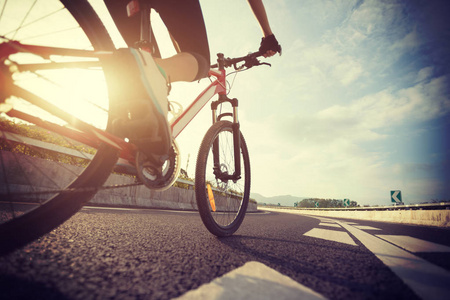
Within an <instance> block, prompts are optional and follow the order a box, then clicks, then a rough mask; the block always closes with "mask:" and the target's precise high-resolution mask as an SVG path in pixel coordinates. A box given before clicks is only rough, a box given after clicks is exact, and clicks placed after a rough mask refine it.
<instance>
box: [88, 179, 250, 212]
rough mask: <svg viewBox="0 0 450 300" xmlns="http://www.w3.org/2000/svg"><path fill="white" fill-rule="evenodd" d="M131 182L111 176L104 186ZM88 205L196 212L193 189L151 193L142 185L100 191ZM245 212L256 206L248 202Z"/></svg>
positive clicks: (175, 188)
mask: <svg viewBox="0 0 450 300" xmlns="http://www.w3.org/2000/svg"><path fill="white" fill-rule="evenodd" d="M133 182H134V177H131V176H124V175H117V174H111V175H110V176H109V178H108V180H107V181H106V185H116V184H128V183H133ZM89 204H94V205H96V204H98V205H102V206H107V205H111V206H125V207H140V208H161V209H178V210H198V208H197V202H196V199H195V191H194V190H193V189H183V188H178V187H171V188H170V189H168V190H166V191H153V190H150V189H148V188H146V187H145V186H143V185H140V186H131V187H125V188H116V189H111V190H103V191H100V192H98V193H97V194H96V195H95V196H94V198H92V199H91V201H89ZM247 211H248V212H256V211H257V204H256V203H253V202H251V201H250V202H249V204H248V208H247Z"/></svg>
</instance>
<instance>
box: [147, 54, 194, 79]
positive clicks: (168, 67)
mask: <svg viewBox="0 0 450 300" xmlns="http://www.w3.org/2000/svg"><path fill="white" fill-rule="evenodd" d="M155 62H156V63H157V64H158V65H159V66H160V67H161V68H163V69H164V71H165V72H166V75H167V77H168V80H169V81H170V82H175V81H188V82H189V81H194V80H195V79H196V77H197V74H198V62H197V60H196V59H195V57H194V56H193V55H192V54H190V53H187V52H181V53H178V54H176V55H174V56H172V57H169V58H165V59H161V58H155Z"/></svg>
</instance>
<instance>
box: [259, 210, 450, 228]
mask: <svg viewBox="0 0 450 300" xmlns="http://www.w3.org/2000/svg"><path fill="white" fill-rule="evenodd" d="M260 209H261V210H268V211H280V212H285V213H291V214H302V215H313V216H322V217H333V218H344V219H355V220H365V221H378V222H392V223H401V224H411V225H425V226H436V227H446V228H450V210H394V211H323V210H319V211H312V210H301V209H283V208H265V207H260Z"/></svg>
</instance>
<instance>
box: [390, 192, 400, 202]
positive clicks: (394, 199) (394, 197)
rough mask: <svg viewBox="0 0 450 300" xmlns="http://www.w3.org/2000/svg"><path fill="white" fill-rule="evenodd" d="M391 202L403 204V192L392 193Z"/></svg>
mask: <svg viewBox="0 0 450 300" xmlns="http://www.w3.org/2000/svg"><path fill="white" fill-rule="evenodd" d="M391 202H394V203H402V192H401V191H391Z"/></svg>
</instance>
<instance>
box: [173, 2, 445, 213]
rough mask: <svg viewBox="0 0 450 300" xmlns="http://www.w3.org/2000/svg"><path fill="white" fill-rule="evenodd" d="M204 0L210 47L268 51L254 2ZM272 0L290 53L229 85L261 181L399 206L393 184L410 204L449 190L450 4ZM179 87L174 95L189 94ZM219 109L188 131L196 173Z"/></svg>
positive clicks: (281, 190)
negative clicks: (263, 45)
mask: <svg viewBox="0 0 450 300" xmlns="http://www.w3.org/2000/svg"><path fill="white" fill-rule="evenodd" d="M200 2H201V5H202V8H203V13H204V18H205V23H206V27H207V30H208V36H209V43H210V48H211V53H217V52H223V53H225V55H226V56H230V57H232V56H240V55H243V54H246V53H247V52H250V51H255V50H257V48H258V46H259V42H260V39H261V31H260V29H259V27H258V24H257V22H256V20H255V18H254V17H253V15H252V13H251V11H250V9H249V7H248V4H247V3H246V1H243V0H227V1H211V0H202V1H200ZM265 5H266V10H267V14H268V17H269V20H270V23H271V27H272V30H273V32H274V33H275V35H276V37H277V39H278V40H279V42H280V44H281V45H282V47H283V53H282V55H281V56H277V57H273V58H271V59H268V60H267V61H268V62H270V63H271V64H272V67H271V68H269V67H258V68H254V69H252V70H249V71H246V72H243V73H240V74H238V75H237V77H236V78H235V81H234V85H233V88H232V90H231V93H230V97H236V98H238V99H239V100H240V111H239V112H240V123H241V130H242V132H243V134H244V136H245V139H246V141H247V144H248V147H249V152H250V160H251V165H252V189H251V191H252V192H254V193H259V194H262V195H264V196H266V197H270V196H277V195H293V196H298V197H317V198H333V199H344V198H349V199H350V200H353V201H357V202H358V203H359V204H361V205H389V204H391V203H390V201H391V200H390V191H391V190H401V192H402V197H403V202H405V203H407V204H409V203H419V202H426V201H431V200H450V188H449V183H450V175H449V173H450V172H448V169H449V158H450V155H449V154H450V153H449V152H450V150H449V145H450V139H449V137H450V134H449V129H450V118H449V111H450V90H449V82H450V81H449V79H450V77H449V71H450V62H449V58H448V54H449V53H450V22H448V21H447V22H446V21H445V19H446V18H447V16H448V15H449V13H450V3H449V2H448V1H439V0H427V1H419V0H408V1H395V0H391V1H381V0H378V1H375V0H373V1H369V0H367V1H350V0H342V1H327V0H322V1H321V0H302V1H298V0H271V1H267V0H266V1H265ZM232 79H233V78H232V77H230V82H231V81H232ZM207 83H208V80H206V84H207ZM195 84H196V83H194V84H193V85H195ZM198 85H199V86H200V85H202V82H201V83H200V84H198ZM180 90H183V92H180V93H178V91H176V90H175V91H173V94H172V95H171V99H174V98H177V99H181V98H183V97H185V95H186V92H185V91H186V90H187V88H186V87H184V86H182V87H181V88H180ZM197 93H198V92H197ZM194 94H195V92H194ZM192 97H194V96H192ZM209 114H210V113H209V111H208V109H205V110H204V111H203V112H202V114H201V116H200V118H199V120H195V121H194V122H193V123H192V128H188V130H187V131H186V132H184V133H182V134H181V135H180V139H179V144H180V148H181V151H182V153H183V163H182V166H183V168H185V166H186V163H185V162H186V156H187V155H188V154H189V155H190V159H189V165H188V168H187V169H188V173H189V174H190V175H192V176H193V174H194V165H195V156H196V151H197V147H198V144H199V142H198V141H197V140H199V139H200V138H198V139H197V136H198V135H200V136H202V135H203V134H202V132H204V131H206V128H207V126H205V124H207V123H208V122H210V121H209V119H210V116H209ZM184 149H186V150H184Z"/></svg>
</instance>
